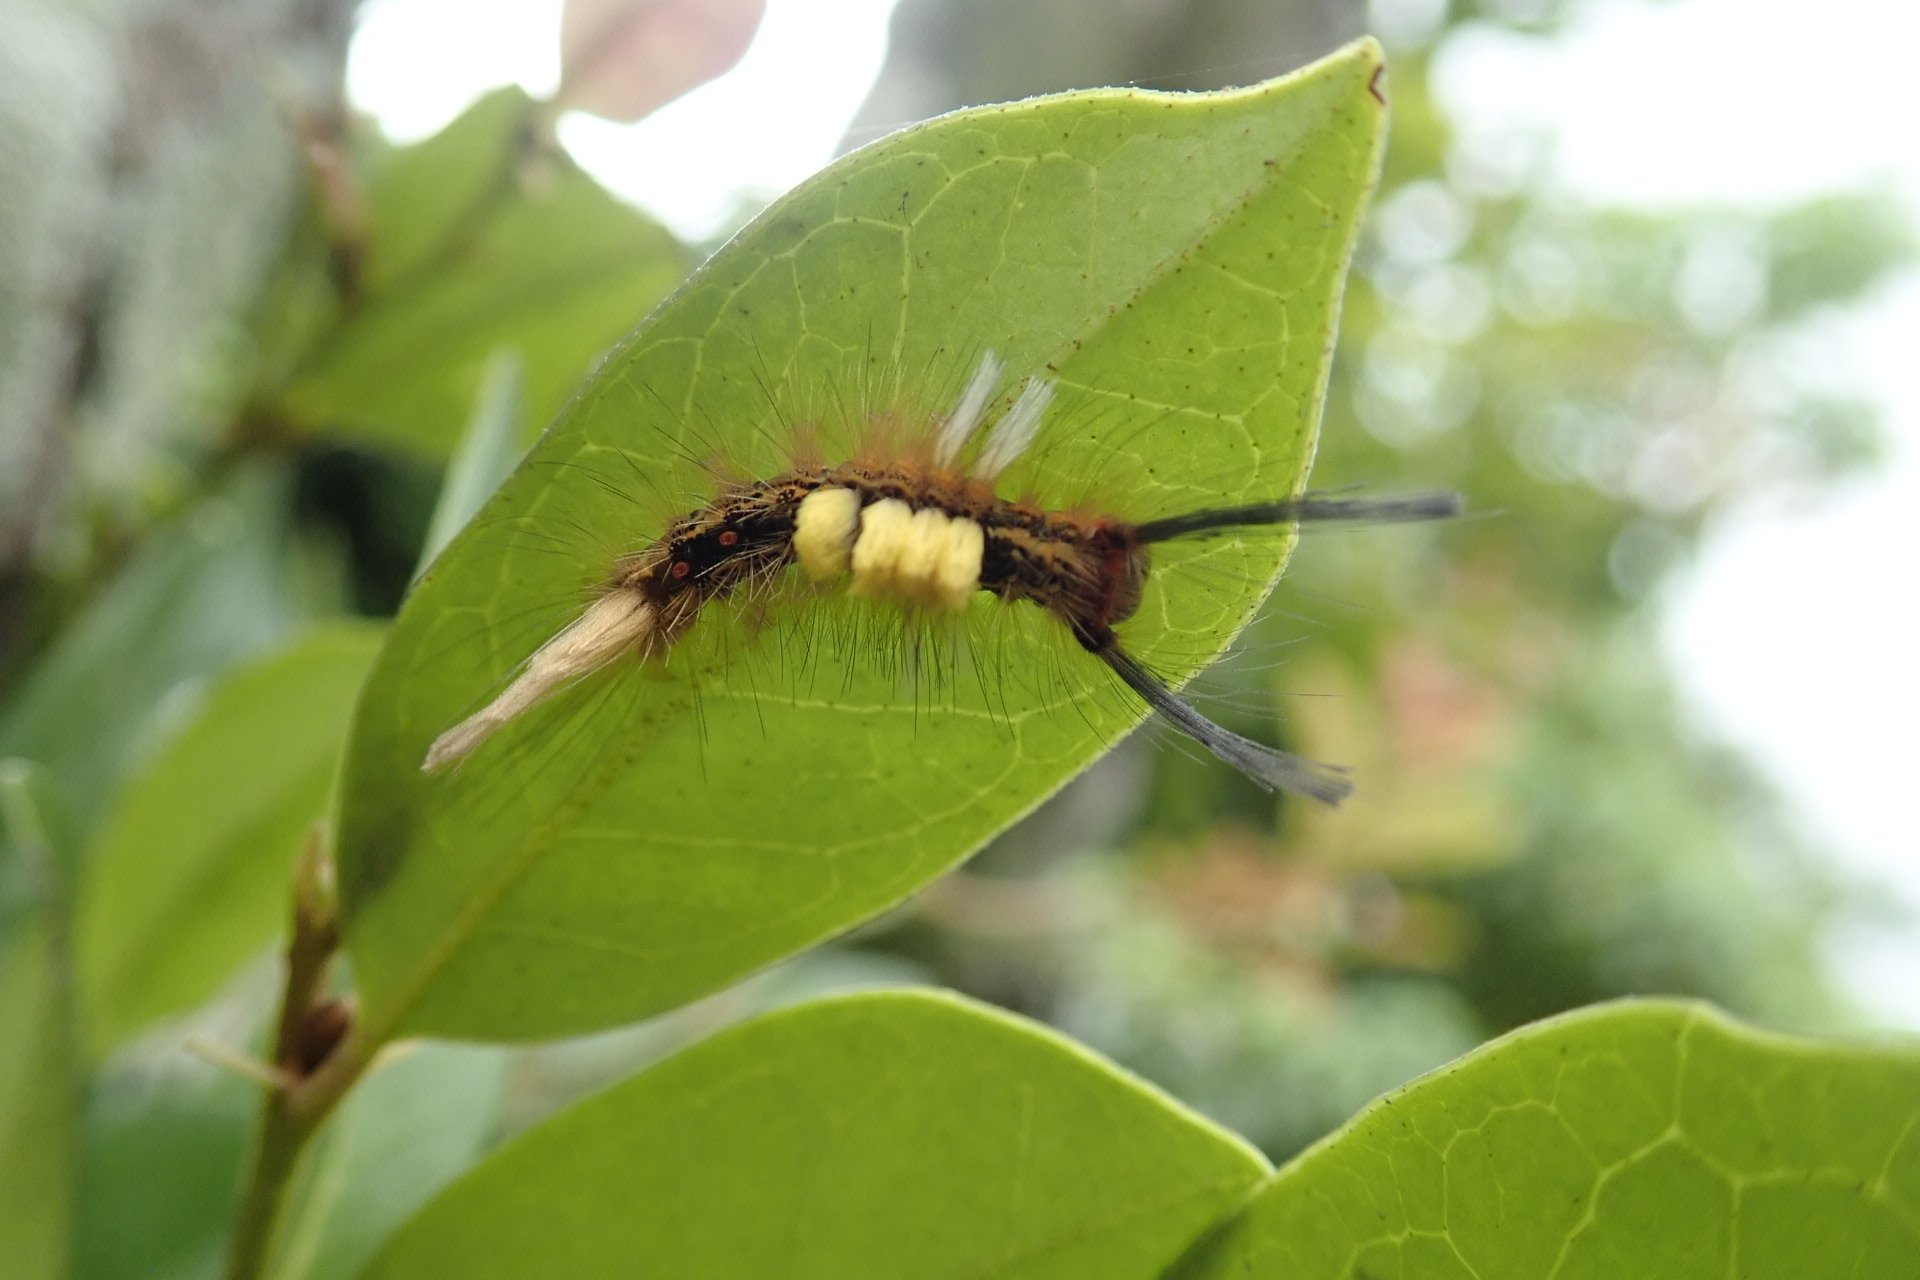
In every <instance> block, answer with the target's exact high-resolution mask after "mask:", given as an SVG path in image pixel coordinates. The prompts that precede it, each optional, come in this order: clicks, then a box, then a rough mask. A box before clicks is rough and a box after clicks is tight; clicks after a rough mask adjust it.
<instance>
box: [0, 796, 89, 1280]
mask: <svg viewBox="0 0 1920 1280" xmlns="http://www.w3.org/2000/svg"><path fill="white" fill-rule="evenodd" d="M48 791H49V787H48V780H47V778H46V776H45V774H44V772H43V771H40V770H37V769H35V768H33V767H32V766H30V765H28V764H26V763H25V762H24V761H19V760H0V872H4V873H6V874H7V875H9V876H17V877H20V878H21V879H23V880H29V881H31V882H32V883H31V884H29V885H24V886H22V896H28V895H29V894H30V896H31V897H32V899H34V900H33V901H32V902H31V904H30V905H29V906H28V907H27V908H26V910H25V911H24V912H22V913H21V914H20V916H19V917H17V918H16V919H14V920H13V921H12V922H11V927H9V928H7V929H6V930H4V931H0V1264H4V1265H0V1270H3V1271H4V1273H5V1274H6V1276H7V1277H8V1280H59V1278H60V1277H64V1276H65V1275H66V1274H67V1250H68V1235H69V1232H70V1231H71V1228H72V1224H73V1216H74V1171H75V1168H76V1162H75V1151H74V1133H75V1129H76V1124H75V1121H76V1118H77V1112H78V1109H79V1108H78V1105H77V1104H78V1102H79V1096H80V1081H79V1076H78V1074H77V1065H76V1063H75V1061H74V1043H73V998H72V989H71V988H72V982H71V976H72V975H71V973H70V972H69V964H70V958H69V955H68V951H67V929H66V904H65V902H64V895H63V893H62V892H61V887H60V880H61V873H62V867H61V865H60V863H59V860H58V858H57V855H56V853H55V851H54V850H53V848H52V847H51V845H52V837H51V834H50V832H49V831H48V823H47V822H46V819H45V817H44V816H43V813H42V810H43V809H44V807H45V805H46V803H47V800H48V794H47V793H48Z"/></svg>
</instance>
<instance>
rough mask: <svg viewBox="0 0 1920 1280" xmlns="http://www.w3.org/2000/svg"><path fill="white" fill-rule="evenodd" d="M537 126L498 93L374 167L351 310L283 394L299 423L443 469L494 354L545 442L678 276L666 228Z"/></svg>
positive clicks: (676, 248) (680, 261)
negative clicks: (584, 380) (358, 287)
mask: <svg viewBox="0 0 1920 1280" xmlns="http://www.w3.org/2000/svg"><path fill="white" fill-rule="evenodd" d="M535 110H536V108H535V104H534V103H533V102H531V101H530V100H529V99H528V98H527V97H526V95H525V94H523V93H521V92H520V91H519V90H517V89H503V90H500V91H498V92H496V93H494V94H492V95H490V96H488V97H486V98H484V99H482V100H481V101H480V102H479V103H477V104H476V105H475V106H474V107H473V108H471V109H470V110H469V111H468V112H467V114H466V115H464V116H462V117H461V118H460V119H459V120H456V121H455V122H454V123H453V124H451V125H449V126H448V127H447V128H446V129H445V130H444V131H443V132H441V133H440V134H439V135H437V136H435V137H433V138H430V139H428V140H427V141H426V142H423V143H421V144H420V145H419V146H417V147H410V148H405V149H402V150H399V151H396V152H394V153H392V154H391V155H389V156H387V157H386V158H385V160H384V163H382V164H381V165H380V166H379V167H378V169H377V171H376V173H375V175H374V180H373V182H372V183H371V186H370V190H369V195H368V204H369V213H368V223H369V225H368V229H367V261H366V271H365V276H364V279H363V295H362V296H361V297H360V298H359V299H357V300H356V301H355V302H354V303H353V305H352V306H351V307H350V309H348V310H347V311H346V312H345V313H344V314H343V315H342V316H341V318H340V319H339V320H338V321H337V322H336V323H335V324H334V325H333V326H332V327H331V328H330V329H328V330H326V331H325V332H324V333H323V334H322V336H321V337H320V338H319V340H318V342H317V343H316V345H315V347H314V348H313V349H312V350H310V351H309V352H308V353H307V355H306V357H305V359H304V360H303V361H302V362H301V366H300V368H299V369H298V371H297V372H296V373H295V374H294V375H293V378H292V381H291V383H290V384H289V385H288V387H287V388H286V389H285V392H284V403H283V405H282V406H281V407H282V408H283V410H284V411H285V412H287V413H288V414H290V415H291V416H292V417H293V418H294V419H295V420H296V421H297V422H299V423H301V424H303V425H304V426H306V427H309V428H313V429H322V430H326V431H331V432H337V433H340V434H344V435H348V436H352V437H354V438H356V439H360V440H364V441H367V442H369V443H373V444H381V445H394V446H400V447H404V448H407V449H411V450H414V451H418V452H423V453H426V454H429V455H436V456H443V455H445V454H447V453H449V452H451V450H452V449H453V446H454V443H455V441H456V440H458V439H459V436H460V430H461V427H462V425H463V424H464V423H465V421H466V419H467V415H468V412H469V408H470V406H471V405H472V404H473V402H474V397H475V393H476V391H477V390H478V389H479V386H480V382H481V378H482V376H483V374H484V371H485V367H486V362H487V359H488V357H489V356H490V355H491V354H492V353H493V352H494V351H495V350H496V349H498V348H501V347H507V348H510V349H512V350H513V351H515V352H516V353H517V354H518V355H519V356H520V358H521V361H522V363H523V366H524V369H525V375H526V401H525V408H526V413H525V420H526V421H527V422H529V423H531V424H532V426H533V427H534V428H535V429H538V428H541V427H544V426H546V425H547V423H548V422H550V421H551V420H552V418H553V415H554V414H555V413H556V412H558V411H559V409H560V406H561V405H562V404H563V403H565V401H566V398H567V396H568V395H569V394H570V393H571V392H572V390H573V388H574V386H575V385H576V384H577V383H578V382H579V381H580V379H581V377H582V376H584V375H585V374H586V372H587V371H588V369H589V368H590V367H592V365H593V362H594V361H595V360H597V359H598V358H599V357H600V356H601V355H602V354H603V353H605V352H606V351H607V350H608V349H609V348H611V347H612V346H613V345H614V344H615V343H616V342H617V341H618V340H619V339H620V338H621V337H623V336H624V335H625V334H626V333H627V332H628V331H629V330H631V329H632V327H633V325H634V322H635V321H636V320H637V319H639V317H641V316H643V315H645V314H646V312H647V310H648V308H650V307H652V306H653V304H654V303H656V302H658V301H659V300H660V298H661V296H662V295H664V294H665V293H666V292H667V290H669V289H671V288H672V287H673V286H674V285H675V284H677V283H679V281H680V279H681V278H682V277H683V276H684V275H685V274H686V271H687V267H688V266H689V265H690V264H689V260H688V257H687V254H686V252H685V250H684V249H682V248H681V247H680V245H679V244H678V243H677V242H675V241H674V239H673V237H672V236H671V235H669V234H668V233H667V232H666V231H665V230H664V229H663V228H661V227H660V226H658V225H657V224H655V223H654V222H653V221H652V220H650V219H649V218H647V217H646V216H645V215H644V214H642V213H640V212H639V211H638V210H636V209H634V208H632V207H631V206H629V205H626V204H623V203H621V202H620V201H619V200H617V199H616V198H614V197H613V196H612V195H610V194H608V193H607V191H606V190H605V189H604V188H602V187H601V186H600V185H599V184H598V183H596V182H594V181H593V180H592V179H591V178H589V177H588V176H587V175H586V174H585V173H583V172H581V171H580V170H578V169H577V168H575V167H574V166H573V165H572V163H571V162H570V161H568V160H567V159H566V157H565V156H564V155H563V154H561V153H560V152H558V151H557V150H555V149H552V148H548V149H545V150H537V149H535V148H534V146H533V144H532V141H531V140H532V139H533V138H534V136H535V135H534V127H535Z"/></svg>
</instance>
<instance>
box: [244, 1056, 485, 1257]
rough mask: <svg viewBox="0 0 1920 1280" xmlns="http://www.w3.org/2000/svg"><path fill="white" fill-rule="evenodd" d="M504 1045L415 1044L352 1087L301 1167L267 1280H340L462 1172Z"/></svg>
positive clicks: (480, 1132) (479, 1135)
mask: <svg viewBox="0 0 1920 1280" xmlns="http://www.w3.org/2000/svg"><path fill="white" fill-rule="evenodd" d="M507 1053H508V1051H507V1050H504V1049H496V1048H491V1047H486V1046H480V1045H444V1044H429V1045H418V1046H415V1047H413V1048H412V1049H411V1050H409V1051H408V1052H405V1053H402V1054H398V1055H396V1057H395V1059H394V1060H393V1061H391V1062H384V1063H383V1064H382V1065H381V1066H380V1068H379V1069H378V1070H377V1071H376V1072H375V1073H374V1074H373V1075H372V1076H371V1077H369V1078H368V1079H366V1080H365V1081H363V1082H362V1083H361V1084H359V1085H358V1086H356V1087H355V1089H354V1090H353V1092H352V1093H351V1094H350V1095H349V1096H348V1098H347V1101H346V1104H345V1105H344V1106H343V1107H342V1108H341V1110H340V1112H339V1114H337V1115H335V1116H334V1117H333V1119H331V1120H330V1121H328V1123H327V1126H326V1128H325V1130H324V1131H323V1132H322V1133H321V1135H320V1138H319V1140H318V1142H317V1143H316V1144H315V1146H314V1148H313V1149H312V1150H311V1152H310V1153H309V1155H308V1156H307V1158H306V1160H305V1162H304V1163H303V1165H302V1167H301V1171H300V1176H299V1180H298V1181H297V1182H296V1184H295V1186H294V1190H293V1192H292V1199H291V1202H292V1206H293V1207H292V1210H291V1212H290V1213H289V1215H288V1217H287V1219H286V1220H285V1221H284V1222H283V1223H282V1225H281V1229H280V1235H279V1240H278V1242H277V1248H276V1254H277V1257H276V1260H275V1263H274V1266H273V1269H272V1271H271V1272H270V1273H269V1274H270V1275H271V1276H272V1280H349V1277H352V1276H354V1275H357V1274H358V1273H359V1272H360V1269H361V1268H362V1267H363V1266H365V1265H366V1263H367V1260H368V1259H369V1258H371V1257H372V1256H373V1254H374V1251H375V1250H376V1249H378V1248H379V1247H380V1244H381V1242H382V1241H384V1240H385V1239H386V1238H387V1236H388V1235H389V1234H390V1233H391V1232H392V1231H393V1229H394V1227H395V1226H397V1225H398V1224H400V1223H401V1222H403V1221H405V1220H406V1219H407V1218H409V1217H411V1216H412V1215H413V1213H414V1211H415V1210H417V1209H419V1208H420V1206H421V1205H423V1204H425V1203H426V1202H427V1201H428V1200H429V1199H431V1198H432V1197H433V1196H434V1195H435V1194H436V1193H437V1192H439V1190H440V1189H441V1188H442V1187H444V1186H446V1185H447V1184H448V1183H449V1182H451V1181H452V1180H453V1179H454V1177H455V1176H457V1175H458V1174H460V1173H463V1172H465V1171H466V1169H467V1168H468V1167H469V1166H471V1165H472V1164H473V1162H474V1160H475V1159H477V1158H478V1157H479V1155H480V1152H481V1150H482V1149H483V1147H484V1146H485V1143H486V1141H487V1139H488V1138H489V1137H491V1136H492V1134H493V1131H494V1128H495V1126H496V1124H497V1123H498V1120H499V1110H500V1101H501V1096H502V1093H503V1090H504V1088H505V1085H506V1081H507V1066H508V1058H507Z"/></svg>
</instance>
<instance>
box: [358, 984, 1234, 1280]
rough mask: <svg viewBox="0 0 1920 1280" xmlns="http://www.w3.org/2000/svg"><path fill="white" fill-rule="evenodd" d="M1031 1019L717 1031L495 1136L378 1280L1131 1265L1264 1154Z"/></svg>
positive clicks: (804, 1022)
mask: <svg viewBox="0 0 1920 1280" xmlns="http://www.w3.org/2000/svg"><path fill="white" fill-rule="evenodd" d="M1265 1168H1266V1166H1265V1164H1264V1162H1263V1161H1262V1160H1261V1159H1260V1157H1259V1156H1258V1155H1257V1154H1255V1153H1254V1152H1253V1151H1252V1150H1251V1149H1250V1148H1248V1147H1247V1146H1245V1145H1244V1144H1242V1143H1241V1142H1240V1141H1239V1140H1238V1139H1236V1138H1234V1137H1232V1136H1231V1135H1229V1134H1227V1133H1225V1132H1223V1131H1222V1130H1219V1129H1216V1128H1214V1127H1213V1126H1212V1125H1210V1124H1208V1123H1206V1122H1205V1121H1203V1120H1201V1119H1200V1118H1199V1117H1197V1116H1195V1115H1193V1114H1191V1113H1190V1112H1187V1111H1185V1110H1184V1109H1182V1108H1181V1107H1179V1106H1178V1105H1177V1104H1175V1103H1173V1102H1172V1101H1170V1100H1169V1099H1167V1098H1166V1097H1164V1096H1163V1095H1161V1094H1159V1093H1157V1092H1155V1091H1154V1090H1151V1089H1149V1088H1147V1087H1145V1086H1144V1085H1142V1084H1140V1083H1139V1082H1138V1081H1136V1080H1133V1079H1132V1078H1130V1077H1127V1076H1124V1075H1122V1074H1120V1073H1119V1072H1117V1071H1115V1070H1114V1069H1113V1068H1111V1067H1109V1066H1107V1065H1106V1064H1104V1063H1102V1062H1100V1061H1098V1060H1097V1059H1095V1058H1093V1057H1092V1056H1091V1055H1089V1054H1088V1053H1087V1052H1086V1051H1085V1050H1083V1049H1081V1048H1079V1047H1078V1046H1076V1045H1074V1044H1072V1043H1071V1042H1069V1041H1065V1040H1062V1039H1061V1038H1059V1037H1058V1036H1055V1035H1054V1034H1052V1033H1051V1032H1047V1031H1044V1030H1041V1029H1040V1028H1038V1027H1036V1026H1034V1025H1033V1024H1031V1023H1027V1022H1025V1021H1023V1020H1019V1019H1015V1018H1011V1017H1008V1016H1007V1015H1005V1014H1001V1013H998V1012H995V1011H992V1010H988V1009H985V1008H982V1007H981V1006H978V1005H974V1004H971V1003H969V1002H966V1001H962V1000H959V999H957V998H954V997H950V996H943V995H938V994H934V993H928V992H885V993H875V994H869V995H861V996H851V997H843V998H840V999H836V1000H826V1001H821V1002H819V1003H816V1004H811V1005H803V1006H801V1007H799V1008H796V1009H791V1010H787V1011H785V1012H782V1013H777V1014H771V1015H768V1016H766V1017H763V1018H759V1019H756V1020H754V1021H753V1022H750V1023H746V1024H743V1025H742V1026H739V1027H736V1028H734V1029H733V1030H730V1031H727V1032H723V1033H722V1034H720V1035H717V1036H715V1037H714V1038H713V1039H711V1040H709V1041H707V1042H705V1043H704V1044H701V1045H698V1046H696V1047H694V1048H692V1049H690V1050H688V1051H686V1052H684V1053H681V1054H679V1055H678V1056H676V1057H674V1058H672V1059H670V1060H668V1061H667V1062H664V1063H662V1064H660V1065H659V1066H657V1067H655V1068H653V1069H652V1070H650V1071H647V1072H644V1073H643V1074H641V1075H639V1076H636V1077H635V1078H633V1079H631V1080H629V1081H626V1082H625V1083H623V1084H620V1085H617V1086H615V1087H614V1088H612V1089H610V1090H608V1091H607V1092H606V1093H603V1094H601V1095H600V1096H598V1097H596V1098H593V1099H590V1100H589V1101H587V1102H585V1103H582V1104H581V1105H579V1106H577V1107H574V1108H572V1109H571V1110H569V1111H566V1112H563V1113H561V1114H560V1115H558V1116H555V1117H553V1118H552V1119H551V1120H549V1121H547V1122H546V1123H544V1124H542V1125H540V1126H538V1127H536V1128H535V1129H533V1130H531V1131H529V1132H528V1133H526V1134H525V1135H523V1136H522V1137H520V1138H518V1139H516V1140H515V1141H513V1142H511V1143H509V1144H508V1145H507V1146H505V1147H503V1148H502V1149H501V1150H500V1151H499V1152H498V1153H496V1154H495V1155H493V1156H492V1157H490V1158H489V1159H488V1160H486V1161H485V1162H484V1163H483V1164H482V1165H480V1166H479V1167H478V1168H476V1169H475V1170H474V1171H473V1172H472V1173H471V1174H469V1175H468V1176H467V1177H465V1178H462V1179H461V1180H460V1181H459V1182H457V1183H455V1184H454V1185H453V1186H452V1187H451V1188H449V1189H448V1191H447V1192H446V1193H445V1194H444V1195H442V1196H441V1197H440V1198H439V1199H438V1200H436V1201H434V1202H433V1203H432V1204H431V1205H429V1206H428V1207H427V1209H426V1210H425V1211H424V1212H423V1213H422V1214H421V1215H420V1216H419V1217H418V1218H416V1219H414V1220H413V1221H412V1222H411V1223H409V1224H408V1225H407V1226H405V1227H404V1228H402V1229H401V1231H400V1233H399V1234H398V1235H397V1236H396V1237H395V1239H394V1240H393V1242H392V1243H391V1244H390V1245H389V1247H388V1248H387V1249H386V1250H385V1251H384V1252H383V1253H382V1254H381V1256H380V1258H379V1260H378V1262H377V1263H376V1265H375V1266H374V1267H373V1268H372V1269H371V1270H370V1271H369V1272H368V1275H370V1276H373V1277H380V1278H381V1280H401V1278H402V1277H404V1278H406V1280H428V1278H430V1277H438V1276H445V1277H456V1276H458V1277H462V1278H463V1280H467V1278H471V1280H483V1278H484V1277H490V1276H500V1277H507V1276H528V1275H566V1276H574V1277H580V1278H581V1280H586V1278H587V1277H595V1276H606V1277H615V1276H622V1277H624V1276H632V1275H638V1274H645V1275H661V1276H674V1277H679V1278H680V1280H700V1278H703V1277H713V1278H714V1280H719V1278H720V1277H736V1276H783V1277H792V1278H794V1280H801V1278H803V1277H813V1276H818V1277H822V1280H826V1278H828V1277H832V1278H834V1280H839V1278H840V1277H847V1276H914V1277H918V1280H942V1278H943V1277H952V1278H953V1280H960V1278H962V1277H965V1278H966V1280H988V1278H990V1277H1013V1276H1018V1277H1022V1280H1042V1278H1043V1277H1044V1278H1047V1280H1067V1278H1068V1277H1088V1278H1089V1280H1093V1278H1096V1277H1097V1278H1098V1280H1127V1278H1128V1277H1138V1278H1139V1280H1147V1278H1148V1277H1152V1276H1155V1275H1158V1274H1159V1272H1160V1270H1161V1268H1162V1267H1164V1266H1165V1265H1166V1263H1167V1262H1168V1261H1169V1260H1171V1259H1172V1258H1173V1257H1174V1256H1176V1255H1177V1254H1178V1253H1179V1252H1180V1250H1181V1249H1182V1248H1183V1247H1184V1246H1185V1245H1186V1244H1187V1242H1189V1241H1191V1240H1192V1239H1193V1238H1194V1236H1195V1235H1196V1234H1197V1233H1198V1232H1199V1231H1200V1230H1202V1229H1203V1228H1204V1227H1205V1226H1206V1224H1207V1223H1208V1222H1210V1221H1212V1220H1213V1219H1214V1218H1215V1217H1217V1216H1218V1215H1219V1214H1220V1213H1221V1212H1223V1211H1224V1210H1225V1209H1226V1208H1227V1207H1228V1206H1230V1205H1232V1204H1234V1203H1235V1202H1237V1201H1238V1200H1239V1198H1240V1197H1241V1196H1242V1195H1244V1194H1245V1193H1246V1191H1247V1189H1248V1188H1249V1187H1250V1186H1252V1185H1253V1184H1254V1183H1255V1182H1257V1181H1258V1180H1259V1178H1260V1176H1261V1174H1262V1173H1263V1172H1264V1171H1265Z"/></svg>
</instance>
